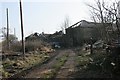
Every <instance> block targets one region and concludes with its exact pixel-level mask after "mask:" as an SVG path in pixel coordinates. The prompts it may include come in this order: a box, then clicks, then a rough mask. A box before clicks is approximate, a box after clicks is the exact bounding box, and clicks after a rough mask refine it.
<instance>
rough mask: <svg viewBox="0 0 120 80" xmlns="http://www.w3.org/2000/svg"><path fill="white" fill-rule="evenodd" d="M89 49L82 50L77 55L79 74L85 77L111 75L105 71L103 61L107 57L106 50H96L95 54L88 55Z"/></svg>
mask: <svg viewBox="0 0 120 80" xmlns="http://www.w3.org/2000/svg"><path fill="white" fill-rule="evenodd" d="M86 54H87V51H80V52H79V54H78V55H79V56H77V57H76V62H77V68H78V72H77V74H78V75H79V76H84V77H88V78H90V77H92V78H94V77H110V74H109V73H106V74H105V72H104V70H103V62H104V59H105V58H106V57H107V54H106V52H105V51H104V50H97V51H94V53H93V54H89V55H86Z"/></svg>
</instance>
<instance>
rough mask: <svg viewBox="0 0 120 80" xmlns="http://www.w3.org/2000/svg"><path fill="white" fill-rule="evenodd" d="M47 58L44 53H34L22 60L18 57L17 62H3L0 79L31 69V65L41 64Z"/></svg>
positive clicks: (8, 60) (7, 60)
mask: <svg viewBox="0 0 120 80" xmlns="http://www.w3.org/2000/svg"><path fill="white" fill-rule="evenodd" d="M48 58H49V55H48V54H46V53H42V54H39V53H36V54H27V55H26V57H25V59H24V60H23V59H22V57H19V58H18V59H17V60H15V59H13V60H10V59H6V60H5V61H2V65H3V67H1V69H0V72H1V73H2V77H4V78H7V77H10V76H12V75H14V74H15V73H18V72H20V71H22V70H25V69H27V68H29V67H32V66H33V65H36V64H39V63H42V62H43V61H45V60H46V59H48Z"/></svg>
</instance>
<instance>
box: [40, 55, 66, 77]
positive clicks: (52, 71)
mask: <svg viewBox="0 0 120 80" xmlns="http://www.w3.org/2000/svg"><path fill="white" fill-rule="evenodd" d="M67 58H68V55H63V56H62V57H60V58H57V59H56V60H57V63H56V64H54V65H53V69H50V70H48V71H47V73H45V74H44V75H43V76H42V77H43V78H45V79H46V78H54V77H55V75H56V74H57V72H58V71H59V69H60V68H61V66H63V65H64V63H65V62H66V61H67Z"/></svg>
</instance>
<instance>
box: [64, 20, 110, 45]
mask: <svg viewBox="0 0 120 80" xmlns="http://www.w3.org/2000/svg"><path fill="white" fill-rule="evenodd" d="M106 24H107V26H111V24H109V23H106ZM101 26H102V24H101V23H94V22H88V21H85V20H81V21H79V22H77V23H75V24H74V25H72V26H70V27H68V28H67V29H66V45H68V46H80V45H83V43H89V42H90V38H92V39H93V41H97V40H99V39H101V36H100V35H101V33H100V28H101Z"/></svg>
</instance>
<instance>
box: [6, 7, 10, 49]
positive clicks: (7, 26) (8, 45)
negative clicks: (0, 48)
mask: <svg viewBox="0 0 120 80" xmlns="http://www.w3.org/2000/svg"><path fill="white" fill-rule="evenodd" d="M6 13H7V49H8V51H9V19H8V8H7V9H6Z"/></svg>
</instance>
